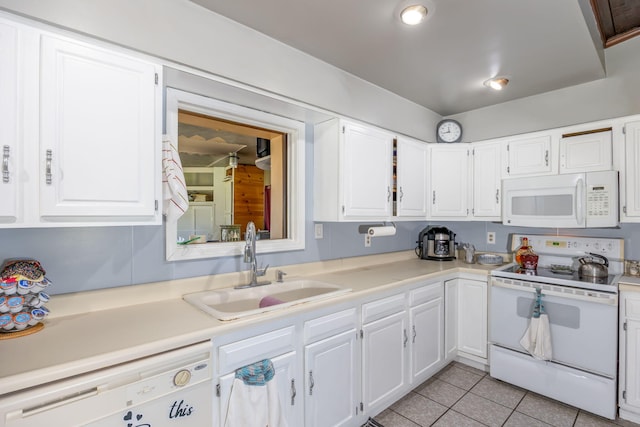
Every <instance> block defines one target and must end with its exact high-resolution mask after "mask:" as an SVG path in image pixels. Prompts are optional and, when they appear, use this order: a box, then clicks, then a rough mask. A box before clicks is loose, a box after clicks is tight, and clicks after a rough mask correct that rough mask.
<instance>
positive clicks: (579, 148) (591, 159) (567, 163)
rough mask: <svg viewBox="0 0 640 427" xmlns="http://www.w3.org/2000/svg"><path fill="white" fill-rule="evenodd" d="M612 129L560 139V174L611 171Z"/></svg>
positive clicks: (579, 133)
mask: <svg viewBox="0 0 640 427" xmlns="http://www.w3.org/2000/svg"><path fill="white" fill-rule="evenodd" d="M611 133H612V132H611V128H607V129H601V130H599V131H591V132H578V133H574V134H565V135H563V136H562V138H561V139H560V173H577V172H592V171H604V170H611V168H612V155H613V154H612V153H613V150H612V138H611Z"/></svg>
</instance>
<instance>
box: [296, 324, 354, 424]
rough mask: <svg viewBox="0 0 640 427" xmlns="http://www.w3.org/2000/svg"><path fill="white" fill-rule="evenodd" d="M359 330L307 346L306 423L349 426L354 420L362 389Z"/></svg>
mask: <svg viewBox="0 0 640 427" xmlns="http://www.w3.org/2000/svg"><path fill="white" fill-rule="evenodd" d="M356 356H357V352H356V330H355V329H352V330H349V331H346V332H343V333H341V334H339V335H335V336H333V337H330V338H327V339H325V340H322V341H319V342H316V343H313V344H311V345H308V346H306V347H305V381H306V383H305V390H304V402H305V403H304V404H305V424H304V425H305V426H308V427H312V426H317V427H329V426H345V425H350V424H352V423H353V422H354V418H355V416H356V411H357V405H358V403H359V402H358V401H357V396H358V390H357V385H356V372H357V370H358V369H359V364H358V363H357V360H356Z"/></svg>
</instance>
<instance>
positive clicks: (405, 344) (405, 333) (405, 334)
mask: <svg viewBox="0 0 640 427" xmlns="http://www.w3.org/2000/svg"><path fill="white" fill-rule="evenodd" d="M402 332H404V347H405V348H406V347H407V342H409V337H408V336H407V330H406V329H403V330H402Z"/></svg>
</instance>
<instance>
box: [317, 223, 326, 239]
mask: <svg viewBox="0 0 640 427" xmlns="http://www.w3.org/2000/svg"><path fill="white" fill-rule="evenodd" d="M323 233H324V229H323V227H322V224H316V229H315V236H316V239H322V235H323Z"/></svg>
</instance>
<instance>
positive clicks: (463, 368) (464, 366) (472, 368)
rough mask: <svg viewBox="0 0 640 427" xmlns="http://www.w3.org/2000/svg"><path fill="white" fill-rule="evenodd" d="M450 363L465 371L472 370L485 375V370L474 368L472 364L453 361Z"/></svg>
mask: <svg viewBox="0 0 640 427" xmlns="http://www.w3.org/2000/svg"><path fill="white" fill-rule="evenodd" d="M452 365H453V366H455V367H457V368H460V369H462V370H464V371H467V372H472V373H474V374H478V375H487V372H485V371H483V370H482V369H478V368H474V367H473V366H469V365H465V364H464V363H460V362H453V363H452Z"/></svg>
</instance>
